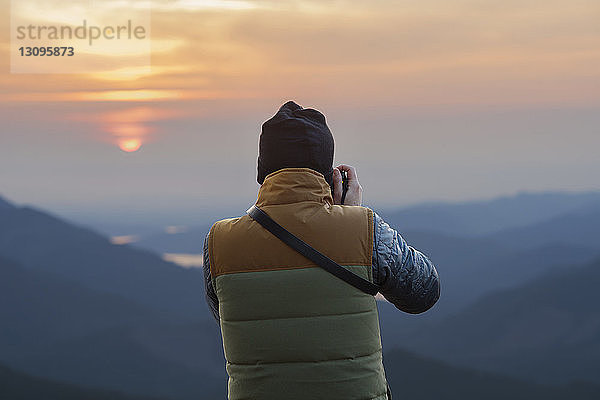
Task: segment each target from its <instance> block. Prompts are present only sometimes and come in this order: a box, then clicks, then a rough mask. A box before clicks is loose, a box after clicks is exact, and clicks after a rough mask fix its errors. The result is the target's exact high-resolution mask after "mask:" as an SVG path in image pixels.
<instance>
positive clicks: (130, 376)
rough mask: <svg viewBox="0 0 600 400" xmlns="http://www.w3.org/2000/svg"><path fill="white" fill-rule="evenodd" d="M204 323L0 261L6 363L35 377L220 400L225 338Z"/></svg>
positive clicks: (0, 332)
mask: <svg viewBox="0 0 600 400" xmlns="http://www.w3.org/2000/svg"><path fill="white" fill-rule="evenodd" d="M204 317H205V318H200V316H199V318H198V321H197V322H194V323H191V322H187V321H186V319H183V318H182V317H177V316H176V315H169V314H164V313H158V312H155V311H154V310H151V309H149V308H146V307H144V306H140V305H138V304H135V303H133V302H132V301H131V300H127V299H124V298H122V297H119V296H116V295H112V294H107V293H102V292H97V291H94V290H91V289H87V288H85V287H83V286H81V285H79V284H77V283H74V282H70V281H68V280H67V279H65V278H61V277H59V276H56V275H54V274H51V273H48V272H45V271H39V270H34V269H27V268H24V267H22V266H20V265H18V264H17V263H15V262H12V261H10V260H7V259H3V258H0V321H2V327H1V328H0V359H1V360H2V361H3V362H4V363H7V364H9V365H11V366H16V367H18V368H19V369H21V370H23V371H27V372H28V373H30V374H33V375H36V376H44V377H49V378H52V379H56V380H59V381H65V382H66V381H68V382H74V383H78V384H81V385H88V386H95V387H100V386H102V387H105V388H110V389H117V390H121V391H126V392H130V393H137V394H145V395H153V394H160V395H163V396H169V397H173V398H193V397H194V396H196V397H197V396H199V395H201V394H205V393H212V394H221V393H222V392H223V390H224V386H225V372H224V370H223V365H224V361H223V356H222V348H221V347H220V339H219V334H218V332H217V325H216V324H215V323H214V321H209V320H208V312H207V311H205V313H204ZM198 376H203V377H204V378H205V379H206V380H207V382H208V383H205V384H200V383H199V382H198Z"/></svg>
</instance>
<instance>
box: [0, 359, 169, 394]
mask: <svg viewBox="0 0 600 400" xmlns="http://www.w3.org/2000/svg"><path fill="white" fill-rule="evenodd" d="M0 398H2V399H7V400H8V399H10V400H38V399H44V400H82V399H85V400H143V399H146V400H150V399H156V400H158V397H147V396H144V397H138V396H132V395H125V394H122V393H118V392H113V391H108V390H104V389H93V388H85V387H80V386H76V385H70V384H66V383H62V382H56V381H51V380H48V379H44V378H37V377H33V376H31V375H27V374H24V373H22V372H18V371H15V370H13V369H12V368H8V367H5V366H3V365H0Z"/></svg>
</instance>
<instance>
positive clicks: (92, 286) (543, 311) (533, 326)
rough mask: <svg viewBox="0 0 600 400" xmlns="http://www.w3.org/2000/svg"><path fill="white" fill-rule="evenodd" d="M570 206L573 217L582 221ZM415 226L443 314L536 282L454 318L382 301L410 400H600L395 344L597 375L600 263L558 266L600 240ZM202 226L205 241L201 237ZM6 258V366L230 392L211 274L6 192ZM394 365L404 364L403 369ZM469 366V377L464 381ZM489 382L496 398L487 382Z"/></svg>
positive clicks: (139, 389) (0, 275)
mask: <svg viewBox="0 0 600 400" xmlns="http://www.w3.org/2000/svg"><path fill="white" fill-rule="evenodd" d="M592 197H593V196H592ZM586 207H587V208H586ZM581 209H586V210H593V207H592V206H585V207H582V208H581ZM570 212H571V213H576V212H578V211H570ZM565 215H566V218H564V221H566V222H572V221H573V219H572V218H571V217H569V216H568V215H567V214H565ZM587 218H588V220H591V219H590V218H589V217H587ZM583 222H585V221H583ZM539 225H543V223H540V224H539ZM552 226H553V227H554V229H557V226H558V225H557V224H556V222H553V223H552ZM584 226H585V225H584ZM589 226H590V228H592V229H593V228H594V226H593V224H591V225H589ZM565 227H568V225H565ZM398 228H401V226H398ZM565 229H567V228H565ZM568 229H572V230H573V231H575V230H577V226H576V225H573V226H572V227H570V228H568ZM586 229H587V228H586ZM521 230H522V231H523V232H527V231H531V232H533V233H528V234H527V235H529V236H527V235H525V236H523V239H521V240H523V241H526V240H528V239H527V238H530V237H532V236H534V235H541V234H543V233H544V232H540V229H539V228H535V227H523V228H520V230H519V231H521ZM402 232H403V233H405V237H406V238H407V239H408V241H409V243H411V244H414V245H415V246H416V247H418V248H421V249H423V250H425V251H426V252H427V253H428V254H429V255H430V256H431V258H432V260H433V261H434V263H436V265H437V266H438V269H439V271H440V275H441V276H442V300H441V302H440V304H439V306H436V309H434V310H433V312H432V313H428V314H429V315H433V316H435V315H436V312H438V316H439V318H442V317H443V316H444V315H446V316H447V315H448V313H449V312H450V311H452V310H453V309H456V308H458V306H463V305H466V304H468V303H469V302H471V303H473V301H474V300H475V299H476V298H477V297H478V296H480V295H486V293H489V292H490V291H492V290H497V289H498V288H502V287H514V286H516V285H523V283H524V282H525V281H527V280H533V281H532V283H529V284H526V285H525V286H521V287H519V288H518V289H511V290H505V291H504V292H500V293H497V294H494V295H489V296H488V297H484V298H483V299H481V300H479V301H477V302H476V303H475V304H474V305H471V306H470V307H468V308H466V309H465V310H464V311H463V312H460V313H458V314H456V315H454V316H452V317H451V318H448V319H445V320H443V321H442V322H439V321H436V319H435V318H431V317H428V316H427V314H426V315H425V316H424V318H423V316H421V317H415V316H409V315H406V314H402V313H400V312H398V311H397V310H395V309H393V306H391V305H390V304H385V303H380V304H379V308H380V315H381V317H382V332H383V336H384V337H383V341H384V349H385V350H386V366H387V368H388V370H389V371H388V374H389V376H390V377H392V378H393V380H392V378H391V379H390V380H391V381H392V382H400V383H399V384H395V386H394V389H395V391H396V392H397V393H398V395H399V396H400V395H403V394H404V393H414V397H416V398H432V399H433V398H439V397H443V398H464V399H469V398H482V397H484V398H493V397H490V396H493V395H495V393H505V394H506V396H507V397H508V396H510V397H515V398H519V397H518V395H517V394H514V395H513V393H515V391H514V388H517V390H516V391H517V392H519V393H528V394H529V396H528V398H540V399H541V398H544V399H548V398H550V399H552V398H559V397H552V396H554V395H556V394H557V393H567V392H572V393H575V394H577V396H578V398H593V396H591V397H585V396H587V394H586V393H588V392H589V393H593V394H596V395H597V388H596V387H592V386H588V385H576V386H569V387H568V388H565V387H563V388H558V389H556V392H552V393H551V392H549V391H548V388H547V387H545V386H540V385H535V384H528V383H524V382H518V381H515V380H514V379H507V378H501V377H499V376H496V375H493V374H483V375H482V374H480V373H478V372H475V371H474V370H466V369H456V368H454V367H449V366H447V365H444V364H440V363H438V362H434V361H432V360H428V359H420V358H418V357H417V358H414V357H413V358H411V356H410V355H406V354H404V353H390V352H389V351H388V350H391V349H392V348H393V347H403V348H408V349H410V350H411V351H414V352H423V351H424V350H426V354H427V355H428V356H430V357H434V358H438V357H439V358H442V359H444V360H446V361H447V362H449V363H454V364H461V363H462V364H463V365H469V366H473V367H475V368H486V369H489V370H492V369H495V370H496V371H499V372H501V373H502V374H513V375H515V376H525V377H531V378H535V379H548V381H550V380H553V379H555V377H556V376H558V375H560V379H562V380H564V381H568V380H572V379H587V380H592V379H595V378H594V377H593V376H592V375H593V373H594V371H596V370H598V369H599V368H598V367H600V365H599V364H598V362H597V361H598V359H600V357H598V353H600V345H599V342H600V334H599V333H598V329H599V327H600V322H599V321H600V317H599V316H598V314H597V312H596V311H595V308H596V305H597V304H598V303H599V302H598V300H599V299H598V297H597V296H598V295H597V294H596V293H595V292H594V291H593V290H592V289H593V288H595V287H597V286H598V283H600V282H598V281H597V280H598V276H597V274H596V272H597V271H598V270H600V268H598V264H597V263H596V264H594V265H596V269H593V268H592V269H590V268H591V267H590V266H588V267H584V268H571V269H565V270H563V271H561V272H556V271H555V269H556V268H557V266H558V265H561V264H563V265H567V264H571V263H575V262H581V261H585V260H586V259H590V258H591V257H592V255H593V254H597V251H596V250H595V249H593V248H590V247H585V246H584V247H580V246H578V245H573V244H570V243H568V242H561V244H560V245H557V244H556V243H552V240H551V239H552V238H551V237H550V239H548V240H550V242H547V241H546V239H544V240H542V241H539V242H536V241H535V240H532V241H529V242H528V243H529V244H528V246H524V247H523V248H521V247H519V246H515V245H514V244H512V243H508V241H504V240H502V237H501V238H499V239H498V238H494V237H493V236H492V235H490V236H488V237H484V238H468V237H463V238H460V237H451V236H448V235H444V234H440V233H431V232H429V233H428V232H410V231H407V232H404V231H402ZM515 232H517V231H515ZM565 232H566V231H565ZM592 232H593V231H592ZM188 233H193V232H188ZM194 234H195V233H194ZM203 235H204V233H202V234H201V235H200V237H198V238H195V239H194V240H197V241H198V244H199V245H200V246H201V244H202V240H203ZM515 235H516V233H515ZM547 237H549V236H547ZM592 242H593V241H590V242H587V243H588V244H590V243H591V244H593V243H592ZM0 256H3V257H4V258H0V322H1V324H0V360H1V361H2V362H3V363H4V364H8V365H10V366H12V367H15V368H18V369H19V370H23V371H25V372H27V373H29V374H32V375H34V376H44V377H47V378H52V379H54V380H58V381H61V382H63V381H64V382H72V383H77V384H80V385H87V386H93V387H106V388H110V389H112V390H120V391H123V392H128V393H134V394H140V395H152V394H154V395H162V396H164V397H169V398H174V399H188V398H189V399H191V398H215V399H216V398H223V397H224V393H225V387H226V378H225V370H224V360H223V357H222V345H221V342H220V339H219V334H218V326H217V324H215V322H214V321H212V320H211V317H210V316H209V314H208V310H207V307H206V304H205V301H204V289H203V278H202V274H201V272H200V271H189V270H184V269H182V268H179V267H177V266H175V265H173V264H171V263H167V262H164V261H162V260H161V259H160V257H159V256H158V255H155V254H153V253H150V252H148V251H145V250H140V249H136V248H132V247H131V246H115V245H112V244H110V242H109V241H108V240H107V238H105V237H103V236H101V235H98V234H96V233H95V232H93V231H90V230H89V229H84V228H80V227H77V226H74V225H72V224H69V223H67V222H65V221H61V220H59V219H57V218H54V217H52V216H50V215H48V214H46V213H43V212H41V211H37V210H35V209H32V208H28V207H24V208H19V207H14V206H12V205H11V204H10V203H7V202H6V201H4V202H0ZM9 259H11V260H16V261H11V260H9ZM586 268H587V269H586ZM540 277H541V278H540ZM447 304H448V305H447ZM452 304H453V305H452ZM586 305H587V306H586ZM427 325H429V326H430V327H431V328H430V329H428V328H427ZM557 332H558V333H560V334H557ZM393 354H397V355H398V356H397V357H396V356H394V355H393ZM396 368H400V369H396ZM411 368H412V369H411ZM419 368H422V370H423V371H433V372H435V374H438V375H437V376H438V380H439V382H446V383H444V384H440V385H438V386H435V387H433V386H434V385H431V386H432V387H428V388H426V389H427V391H425V390H424V389H423V384H422V383H419V376H420V375H414V376H412V377H411V375H410V373H411V372H410V371H419ZM561 368H562V369H561ZM394 370H396V371H398V370H399V371H401V372H400V373H399V376H398V375H394V374H396V373H395V372H394ZM433 372H432V373H433ZM422 373H423V374H427V373H429V372H422ZM457 375H460V376H464V377H466V379H465V380H464V383H462V382H463V381H462V380H461V379H459V377H457ZM394 377H395V378H394ZM408 377H409V378H408ZM400 378H402V380H400V381H398V379H400ZM556 379H558V378H556ZM407 380H409V382H407ZM453 382H454V383H453ZM469 382H471V383H469ZM452 385H454V386H452ZM486 387H487V388H488V389H489V392H488V394H489V393H491V394H490V395H485V394H482V393H485V392H482V391H480V390H479V389H481V390H484V389H483V388H486ZM470 388H473V391H469V390H470ZM503 388H504V389H505V390H504V389H503ZM437 389H440V390H445V391H446V392H444V393H446V394H440V392H436V390H437ZM411 390H412V392H411ZM503 390H504V391H503ZM419 392H420V393H421V394H422V395H421V396H419V394H418V393H419ZM456 393H458V394H457V395H455V394H456ZM567 397H568V396H567V395H566V394H565V396H564V397H562V398H567Z"/></svg>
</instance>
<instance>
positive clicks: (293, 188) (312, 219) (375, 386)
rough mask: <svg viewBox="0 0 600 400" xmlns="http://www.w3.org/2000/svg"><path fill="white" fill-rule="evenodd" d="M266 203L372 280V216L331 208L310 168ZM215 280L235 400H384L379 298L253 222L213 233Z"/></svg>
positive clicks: (262, 203) (268, 187)
mask: <svg viewBox="0 0 600 400" xmlns="http://www.w3.org/2000/svg"><path fill="white" fill-rule="evenodd" d="M257 205H258V206H259V207H260V208H261V209H262V210H264V211H265V212H266V213H268V214H269V215H270V216H271V217H272V218H273V219H274V220H275V221H277V222H278V223H280V224H281V225H283V226H284V227H285V228H286V229H288V230H289V231H290V232H292V233H293V234H295V235H296V236H298V237H300V238H301V239H302V240H304V241H305V242H307V243H308V244H310V245H311V246H313V247H314V248H315V249H317V250H318V251H320V252H322V253H323V254H325V255H327V256H329V257H330V258H332V259H333V260H334V261H336V262H337V263H338V264H340V265H342V266H344V267H345V268H348V269H350V270H352V271H353V272H354V273H356V274H359V275H361V276H362V277H363V278H365V279H369V280H370V281H372V280H373V277H372V270H371V261H372V260H371V257H372V246H373V213H372V211H371V210H369V209H367V208H364V207H349V206H337V205H332V199H331V194H330V189H329V185H328V184H327V182H326V181H325V179H324V178H323V176H322V175H321V174H319V173H318V172H315V171H313V170H310V169H306V168H286V169H282V170H279V171H276V172H274V173H272V174H270V175H269V176H267V178H266V179H265V182H264V183H263V185H262V186H261V188H260V191H259V195H258V200H257ZM208 246H209V247H208V248H209V257H210V261H211V262H210V266H211V276H212V280H213V284H214V287H215V291H216V294H217V297H218V299H219V313H220V317H221V333H222V336H223V348H224V351H225V358H226V360H227V373H228V374H229V384H228V389H229V399H232V400H238V399H240V400H241V399H260V400H262V399H278V400H281V399H288V400H293V399H303V400H305V399H344V400H349V399H361V400H365V399H385V398H386V380H385V373H384V370H383V364H382V356H381V337H380V333H379V318H378V313H377V307H376V304H375V299H374V297H373V296H370V295H368V294H365V293H363V292H361V291H360V290H358V289H356V288H354V287H352V286H350V285H349V284H347V283H346V282H344V281H342V280H340V279H338V278H336V277H334V276H333V275H331V274H329V273H328V272H326V271H325V270H323V269H321V268H320V267H319V266H317V265H315V264H314V263H312V262H311V261H309V260H307V259H306V258H304V257H302V256H301V255H300V254H298V253H296V252H295V251H294V250H292V249H291V248H289V247H287V246H286V245H285V244H283V243H282V242H281V241H280V240H279V239H278V238H276V237H275V236H273V235H272V234H271V233H269V232H268V231H266V230H265V229H264V228H263V227H262V226H260V225H259V224H258V223H257V222H255V221H253V220H252V219H251V218H250V217H249V216H247V215H245V216H243V217H240V218H233V219H226V220H222V221H219V222H217V223H215V224H214V225H213V227H212V228H211V231H210V235H209V241H208Z"/></svg>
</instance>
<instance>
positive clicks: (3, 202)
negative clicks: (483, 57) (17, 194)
mask: <svg viewBox="0 0 600 400" xmlns="http://www.w3.org/2000/svg"><path fill="white" fill-rule="evenodd" d="M1 208H5V209H9V208H15V206H14V205H13V204H12V203H10V202H9V201H8V200H6V199H4V198H3V197H2V196H0V209H1Z"/></svg>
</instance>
